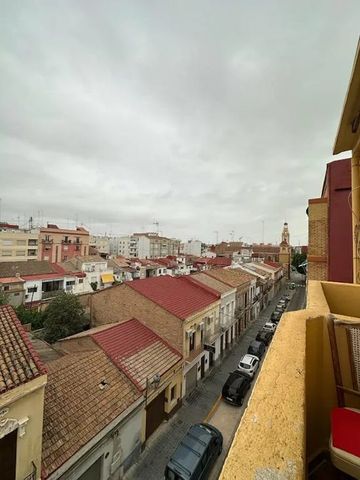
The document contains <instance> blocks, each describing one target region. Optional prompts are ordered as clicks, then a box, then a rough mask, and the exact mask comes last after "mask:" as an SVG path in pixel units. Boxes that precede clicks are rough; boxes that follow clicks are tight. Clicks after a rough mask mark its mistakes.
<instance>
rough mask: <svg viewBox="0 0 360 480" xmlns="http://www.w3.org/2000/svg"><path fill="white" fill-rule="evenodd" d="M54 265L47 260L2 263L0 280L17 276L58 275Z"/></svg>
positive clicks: (0, 263) (0, 265) (0, 264)
mask: <svg viewBox="0 0 360 480" xmlns="http://www.w3.org/2000/svg"><path fill="white" fill-rule="evenodd" d="M58 271H59V269H58V268H57V266H56V265H55V264H53V263H49V262H47V261H45V260H28V261H27V262H0V278H4V277H15V276H16V274H17V273H18V274H20V275H21V276H23V275H37V274H42V273H58Z"/></svg>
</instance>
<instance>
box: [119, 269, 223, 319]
mask: <svg viewBox="0 0 360 480" xmlns="http://www.w3.org/2000/svg"><path fill="white" fill-rule="evenodd" d="M125 283H126V285H128V286H129V287H131V288H133V289H134V290H136V291H137V292H138V293H141V294H142V295H144V297H146V298H149V299H150V300H152V301H153V302H154V303H157V304H158V305H160V306H161V307H162V308H164V309H165V310H167V311H168V312H170V313H172V314H173V315H175V316H176V317H178V318H181V319H182V320H185V319H186V318H187V317H189V316H191V315H193V314H194V313H196V312H199V311H201V310H203V309H204V308H205V307H207V306H209V305H211V304H212V303H214V302H216V301H217V300H218V299H219V298H220V295H217V294H215V293H211V292H210V291H206V290H205V289H204V288H202V287H201V286H200V285H196V284H195V283H192V282H189V281H187V280H186V278H183V277H178V278H175V277H170V276H169V275H163V276H161V277H152V278H145V279H144V280H137V281H135V282H125Z"/></svg>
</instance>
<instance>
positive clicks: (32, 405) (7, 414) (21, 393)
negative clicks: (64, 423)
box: [0, 305, 46, 480]
mask: <svg viewBox="0 0 360 480" xmlns="http://www.w3.org/2000/svg"><path fill="white" fill-rule="evenodd" d="M45 384H46V369H45V367H44V365H43V364H42V362H41V361H40V359H39V357H38V355H37V354H36V352H35V350H34V349H33V347H32V345H31V342H30V340H29V338H28V335H27V333H26V331H25V330H24V328H23V326H22V325H21V323H20V321H19V319H18V318H17V316H16V314H15V311H14V310H13V308H12V307H11V306H10V305H1V306H0V472H1V473H0V477H1V478H4V479H14V480H24V479H27V478H28V479H36V480H37V479H39V478H40V473H41V444H42V440H41V439H42V429H43V409H44V390H45Z"/></svg>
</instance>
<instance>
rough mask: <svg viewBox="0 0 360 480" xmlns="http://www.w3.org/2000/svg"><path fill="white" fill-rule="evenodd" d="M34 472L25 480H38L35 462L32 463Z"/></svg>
mask: <svg viewBox="0 0 360 480" xmlns="http://www.w3.org/2000/svg"><path fill="white" fill-rule="evenodd" d="M31 465H32V472H31V473H29V475H27V476H26V477H25V478H24V480H36V473H37V468H36V465H35V463H34V462H31Z"/></svg>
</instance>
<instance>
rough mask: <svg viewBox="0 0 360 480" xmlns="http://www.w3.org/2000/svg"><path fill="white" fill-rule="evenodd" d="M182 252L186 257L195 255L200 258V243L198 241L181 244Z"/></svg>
mask: <svg viewBox="0 0 360 480" xmlns="http://www.w3.org/2000/svg"><path fill="white" fill-rule="evenodd" d="M182 252H183V253H185V254H187V255H196V256H197V257H201V242H200V240H189V241H188V242H185V243H183V244H182Z"/></svg>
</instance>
